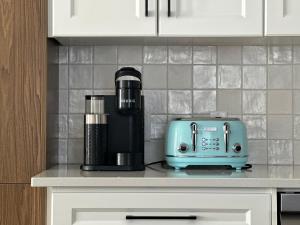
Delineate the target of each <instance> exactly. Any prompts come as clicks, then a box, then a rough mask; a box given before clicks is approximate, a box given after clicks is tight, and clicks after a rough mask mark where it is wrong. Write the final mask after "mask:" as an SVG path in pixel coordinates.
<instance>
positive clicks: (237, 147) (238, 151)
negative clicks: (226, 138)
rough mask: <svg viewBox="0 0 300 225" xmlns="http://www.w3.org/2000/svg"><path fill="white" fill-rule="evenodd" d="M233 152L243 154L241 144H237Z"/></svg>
mask: <svg viewBox="0 0 300 225" xmlns="http://www.w3.org/2000/svg"><path fill="white" fill-rule="evenodd" d="M232 149H233V151H234V152H235V153H240V152H241V150H242V146H241V145H240V144H239V143H235V144H234V145H233V148H232Z"/></svg>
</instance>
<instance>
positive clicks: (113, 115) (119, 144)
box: [81, 67, 145, 171]
mask: <svg viewBox="0 0 300 225" xmlns="http://www.w3.org/2000/svg"><path fill="white" fill-rule="evenodd" d="M115 86H116V95H94V96H86V114H85V131H84V139H85V140H84V162H83V164H82V165H81V169H82V170H84V171H97V170H104V171H113V170H127V171H130V170H132V171H139V170H144V169H145V166H144V97H143V96H142V95H141V90H142V82H141V73H140V72H139V71H137V70H135V69H134V68H131V67H124V68H121V69H120V70H118V71H117V72H116V74H115Z"/></svg>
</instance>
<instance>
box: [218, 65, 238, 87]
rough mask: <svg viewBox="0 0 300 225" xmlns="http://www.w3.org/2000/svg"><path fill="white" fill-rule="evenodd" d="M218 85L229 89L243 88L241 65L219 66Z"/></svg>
mask: <svg viewBox="0 0 300 225" xmlns="http://www.w3.org/2000/svg"><path fill="white" fill-rule="evenodd" d="M218 87H219V88H227V89H236V88H241V67H240V66H219V68H218Z"/></svg>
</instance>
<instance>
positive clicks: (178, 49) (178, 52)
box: [169, 46, 192, 64]
mask: <svg viewBox="0 0 300 225" xmlns="http://www.w3.org/2000/svg"><path fill="white" fill-rule="evenodd" d="M169 63H170V64H191V63H192V47H191V46H170V47H169Z"/></svg>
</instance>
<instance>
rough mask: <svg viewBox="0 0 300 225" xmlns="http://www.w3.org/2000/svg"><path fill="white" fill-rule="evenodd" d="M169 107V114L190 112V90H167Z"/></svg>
mask: <svg viewBox="0 0 300 225" xmlns="http://www.w3.org/2000/svg"><path fill="white" fill-rule="evenodd" d="M168 98H169V107H168V113H171V114H191V113H192V92H191V91H177V90H174V91H168Z"/></svg>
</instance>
